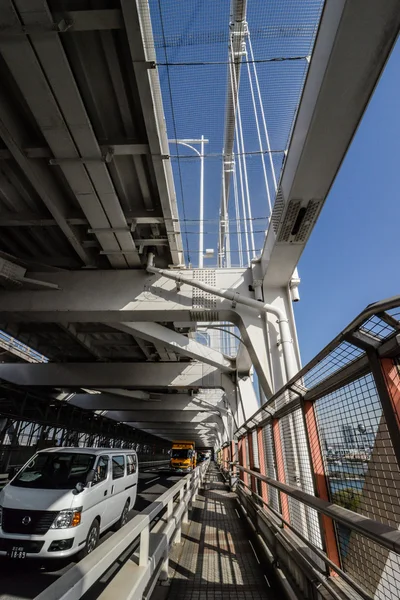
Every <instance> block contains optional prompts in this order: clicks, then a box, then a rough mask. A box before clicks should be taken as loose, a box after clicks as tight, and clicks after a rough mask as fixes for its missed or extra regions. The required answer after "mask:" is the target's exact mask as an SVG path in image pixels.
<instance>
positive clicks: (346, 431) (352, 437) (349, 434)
mask: <svg viewBox="0 0 400 600" xmlns="http://www.w3.org/2000/svg"><path fill="white" fill-rule="evenodd" d="M342 435H343V442H344V445H345V446H346V447H347V448H354V447H355V446H356V434H355V431H354V427H352V426H351V425H343V426H342Z"/></svg>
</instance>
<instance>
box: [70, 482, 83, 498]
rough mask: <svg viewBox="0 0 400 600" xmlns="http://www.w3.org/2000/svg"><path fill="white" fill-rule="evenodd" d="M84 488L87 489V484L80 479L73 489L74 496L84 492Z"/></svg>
mask: <svg viewBox="0 0 400 600" xmlns="http://www.w3.org/2000/svg"><path fill="white" fill-rule="evenodd" d="M84 489H85V485H84V484H83V483H82V482H81V481H78V483H77V484H76V486H75V487H74V489H73V490H72V493H73V494H74V496H76V495H77V494H80V493H81V492H83V490H84Z"/></svg>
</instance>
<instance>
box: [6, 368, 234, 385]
mask: <svg viewBox="0 0 400 600" xmlns="http://www.w3.org/2000/svg"><path fill="white" fill-rule="evenodd" d="M0 379H4V380H5V381H9V382H11V383H15V384H18V385H28V386H41V387H67V388H74V387H75V388H82V387H83V388H95V389H96V388H112V387H123V388H125V387H126V388H136V389H140V390H151V389H158V388H164V387H165V388H167V387H171V388H174V389H175V388H176V389H179V388H194V389H198V388H207V389H208V388H223V389H225V390H226V391H227V390H228V391H231V390H232V388H233V383H232V381H231V379H230V378H229V377H228V376H227V375H224V374H223V373H221V372H220V371H219V370H218V369H217V368H215V367H211V366H209V365H203V364H202V363H197V362H193V363H172V362H171V363H47V364H40V365H31V364H0Z"/></svg>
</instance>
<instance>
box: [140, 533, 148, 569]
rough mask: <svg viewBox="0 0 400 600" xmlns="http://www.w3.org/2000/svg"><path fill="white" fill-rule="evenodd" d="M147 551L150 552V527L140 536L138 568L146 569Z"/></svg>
mask: <svg viewBox="0 0 400 600" xmlns="http://www.w3.org/2000/svg"><path fill="white" fill-rule="evenodd" d="M149 550H150V527H149V525H146V527H145V528H144V529H143V530H142V532H141V534H140V547H139V567H147V564H148V562H149Z"/></svg>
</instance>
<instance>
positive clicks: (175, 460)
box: [170, 441, 196, 473]
mask: <svg viewBox="0 0 400 600" xmlns="http://www.w3.org/2000/svg"><path fill="white" fill-rule="evenodd" d="M195 466H196V451H195V443H194V442H190V441H177V442H172V449H171V460H170V469H171V471H174V472H175V473H190V471H192V470H193V469H194V468H195Z"/></svg>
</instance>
